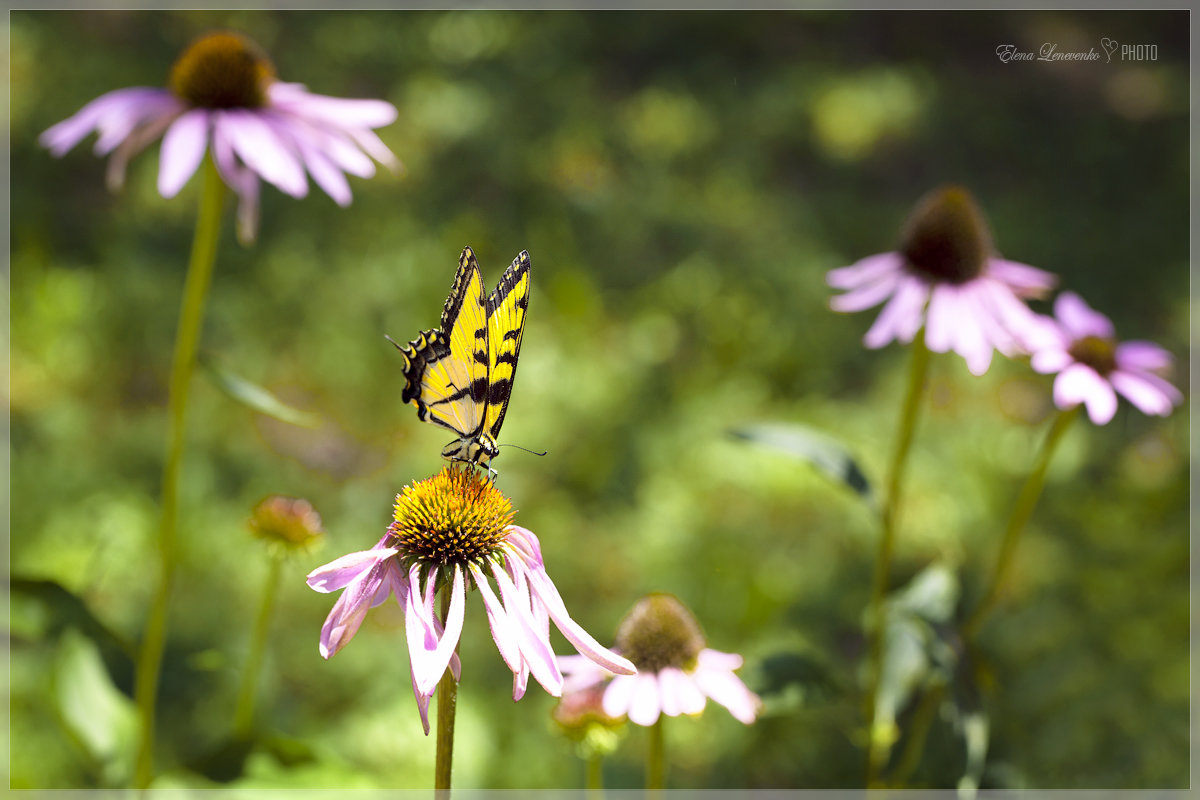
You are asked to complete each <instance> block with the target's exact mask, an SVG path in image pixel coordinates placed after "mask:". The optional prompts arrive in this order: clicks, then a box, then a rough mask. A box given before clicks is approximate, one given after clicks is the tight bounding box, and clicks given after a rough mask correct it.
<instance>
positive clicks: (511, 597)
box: [492, 563, 563, 697]
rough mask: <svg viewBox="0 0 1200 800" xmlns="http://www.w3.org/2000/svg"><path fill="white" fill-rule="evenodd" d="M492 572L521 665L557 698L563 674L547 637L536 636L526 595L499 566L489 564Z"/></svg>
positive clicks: (534, 624) (560, 690) (534, 622)
mask: <svg viewBox="0 0 1200 800" xmlns="http://www.w3.org/2000/svg"><path fill="white" fill-rule="evenodd" d="M492 574H493V575H495V577H496V585H498V586H499V587H500V595H501V597H503V598H504V610H505V611H507V612H508V615H509V619H510V620H512V621H513V622H514V623H515V624H514V625H513V627H512V630H513V632H514V633H515V634H516V637H517V639H516V641H517V645H518V646H519V647H520V649H521V655H522V657H523V658H524V666H527V667H528V668H529V670H530V671H531V672H532V673H533V677H534V678H535V679H536V680H537V682H538V683H540V684H541V685H542V688H544V689H545V690H546V691H547V692H549V693H550V694H551V695H553V696H554V697H558V696H559V695H561V694H562V685H563V676H562V673H561V672H560V671H559V669H558V661H557V659H555V657H554V650H553V649H551V647H550V641H549V639H548V638H547V637H545V636H539V635H538V632H537V629H536V624H537V623H536V620H535V619H534V618H533V612H532V611H531V609H530V602H529V595H528V594H524V595H522V593H521V591H520V590H519V589H518V588H517V585H516V584H515V583H514V582H513V580H512V578H510V577H509V575H508V573H507V572H505V571H504V569H502V568H501V567H500V565H498V564H495V563H493V564H492Z"/></svg>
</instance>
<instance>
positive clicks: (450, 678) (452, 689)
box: [433, 584, 458, 800]
mask: <svg viewBox="0 0 1200 800" xmlns="http://www.w3.org/2000/svg"><path fill="white" fill-rule="evenodd" d="M449 615H450V586H449V584H447V585H446V586H445V587H444V588H443V589H442V623H443V625H444V624H445V622H446V617H448V616H449ZM437 698H438V702H437V762H436V766H435V767H434V773H433V788H434V791H435V793H436V796H437V797H438V800H445V798H448V797H449V796H450V768H451V762H452V761H453V760H454V712H455V711H456V710H458V681H456V680H454V672H453V671H452V670H451V669H450V668H449V667H447V668H446V673H445V674H444V675H442V680H441V683H439V684H438V690H437Z"/></svg>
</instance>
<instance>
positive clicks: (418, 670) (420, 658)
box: [408, 564, 467, 694]
mask: <svg viewBox="0 0 1200 800" xmlns="http://www.w3.org/2000/svg"><path fill="white" fill-rule="evenodd" d="M428 580H429V584H430V585H432V584H434V582H435V580H436V576H435V575H434V574H433V573H431V574H430V576H429V579H428ZM447 591H449V592H450V611H449V613H448V614H447V615H446V630H445V632H444V633H442V634H441V637H440V638H439V639H437V645H436V647H435V648H434V649H433V650H432V651H430V650H428V649H427V645H428V642H429V638H428V637H425V638H424V639H423V641H424V644H425V646H424V647H421V648H419V649H418V648H414V647H413V643H412V642H409V648H408V649H409V654H410V656H411V657H412V659H413V660H412V665H413V674H414V675H415V676H416V678H417V688H418V689H419V690H420V691H421V692H422V693H423V694H433V692H434V690H435V689H437V684H438V681H440V680H441V679H442V675H443V674H444V673H445V672H446V669H447V667H449V666H450V657H451V656H453V655H454V649H455V648H456V647H457V646H458V640H459V638H461V636H462V628H463V617H464V612H465V609H466V594H467V592H466V584H465V581H464V578H463V571H462V567H460V566H458V565H457V564H456V565H455V567H454V578H453V585H452V586H449V587H447ZM430 610H432V609H430Z"/></svg>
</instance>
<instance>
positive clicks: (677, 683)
mask: <svg viewBox="0 0 1200 800" xmlns="http://www.w3.org/2000/svg"><path fill="white" fill-rule="evenodd" d="M658 688H659V692H660V698H661V700H662V713H664V714H666V715H667V716H668V717H677V716H679V715H680V714H698V713H700V712H701V711H703V710H704V695H703V694H701V692H700V690H699V688H697V686H696V684H695V683H693V681H692V679H691V677H690V676H688V675H687V674H686V673H684V671H683V670H681V669H679V668H678V667H664V668H663V669H661V670H659V672H658Z"/></svg>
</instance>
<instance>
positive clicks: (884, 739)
mask: <svg viewBox="0 0 1200 800" xmlns="http://www.w3.org/2000/svg"><path fill="white" fill-rule="evenodd" d="M928 373H929V348H927V347H926V346H925V341H924V337H923V336H920V335H918V336H917V337H916V338H915V340H914V341H913V348H912V356H911V357H910V365H909V370H908V386H907V388H906V390H905V393H904V403H903V405H902V406H901V410H900V421H899V426H898V429H897V435H896V449H895V450H894V451H893V453H892V460H891V462H890V463H889V466H888V474H887V483H886V484H885V492H886V493H885V495H884V500H883V508H882V509H881V511H880V532H879V547H878V549H877V550H876V552H875V575H874V580H873V583H872V588H871V605H870V610H869V612H868V614H869V620H870V621H869V624H870V628H869V630H870V658H871V661H870V666H869V669H870V673H869V674H870V678H869V682H868V684H867V696H866V702H867V708H866V716H867V733H868V736H869V740H868V746H867V786H868V787H871V786H873V785H874V784H875V783H876V781H877V780H878V776H879V772H880V770H881V769H882V768H883V765H884V763H885V762H886V761H887V756H888V753H889V752H891V746H892V741H893V739H894V738H895V734H894V732H893V731H891V730H876V726H875V712H876V705H877V698H878V695H879V686H880V683H881V681H882V677H883V661H884V656H885V650H884V648H885V645H886V642H887V630H886V626H885V625H884V614H883V605H884V601H885V600H886V599H887V590H888V576H889V574H890V572H891V566H892V554H893V551H894V550H895V547H896V525H897V519H898V518H899V512H900V498H901V495H902V490H903V487H904V476H905V473H906V470H907V466H908V453H909V450H910V449H911V448H912V442H913V437H914V436H915V435H916V431H917V420H918V418H919V416H920V410H921V400H922V398H923V397H924V395H925V385H926V379H927V376H928Z"/></svg>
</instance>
